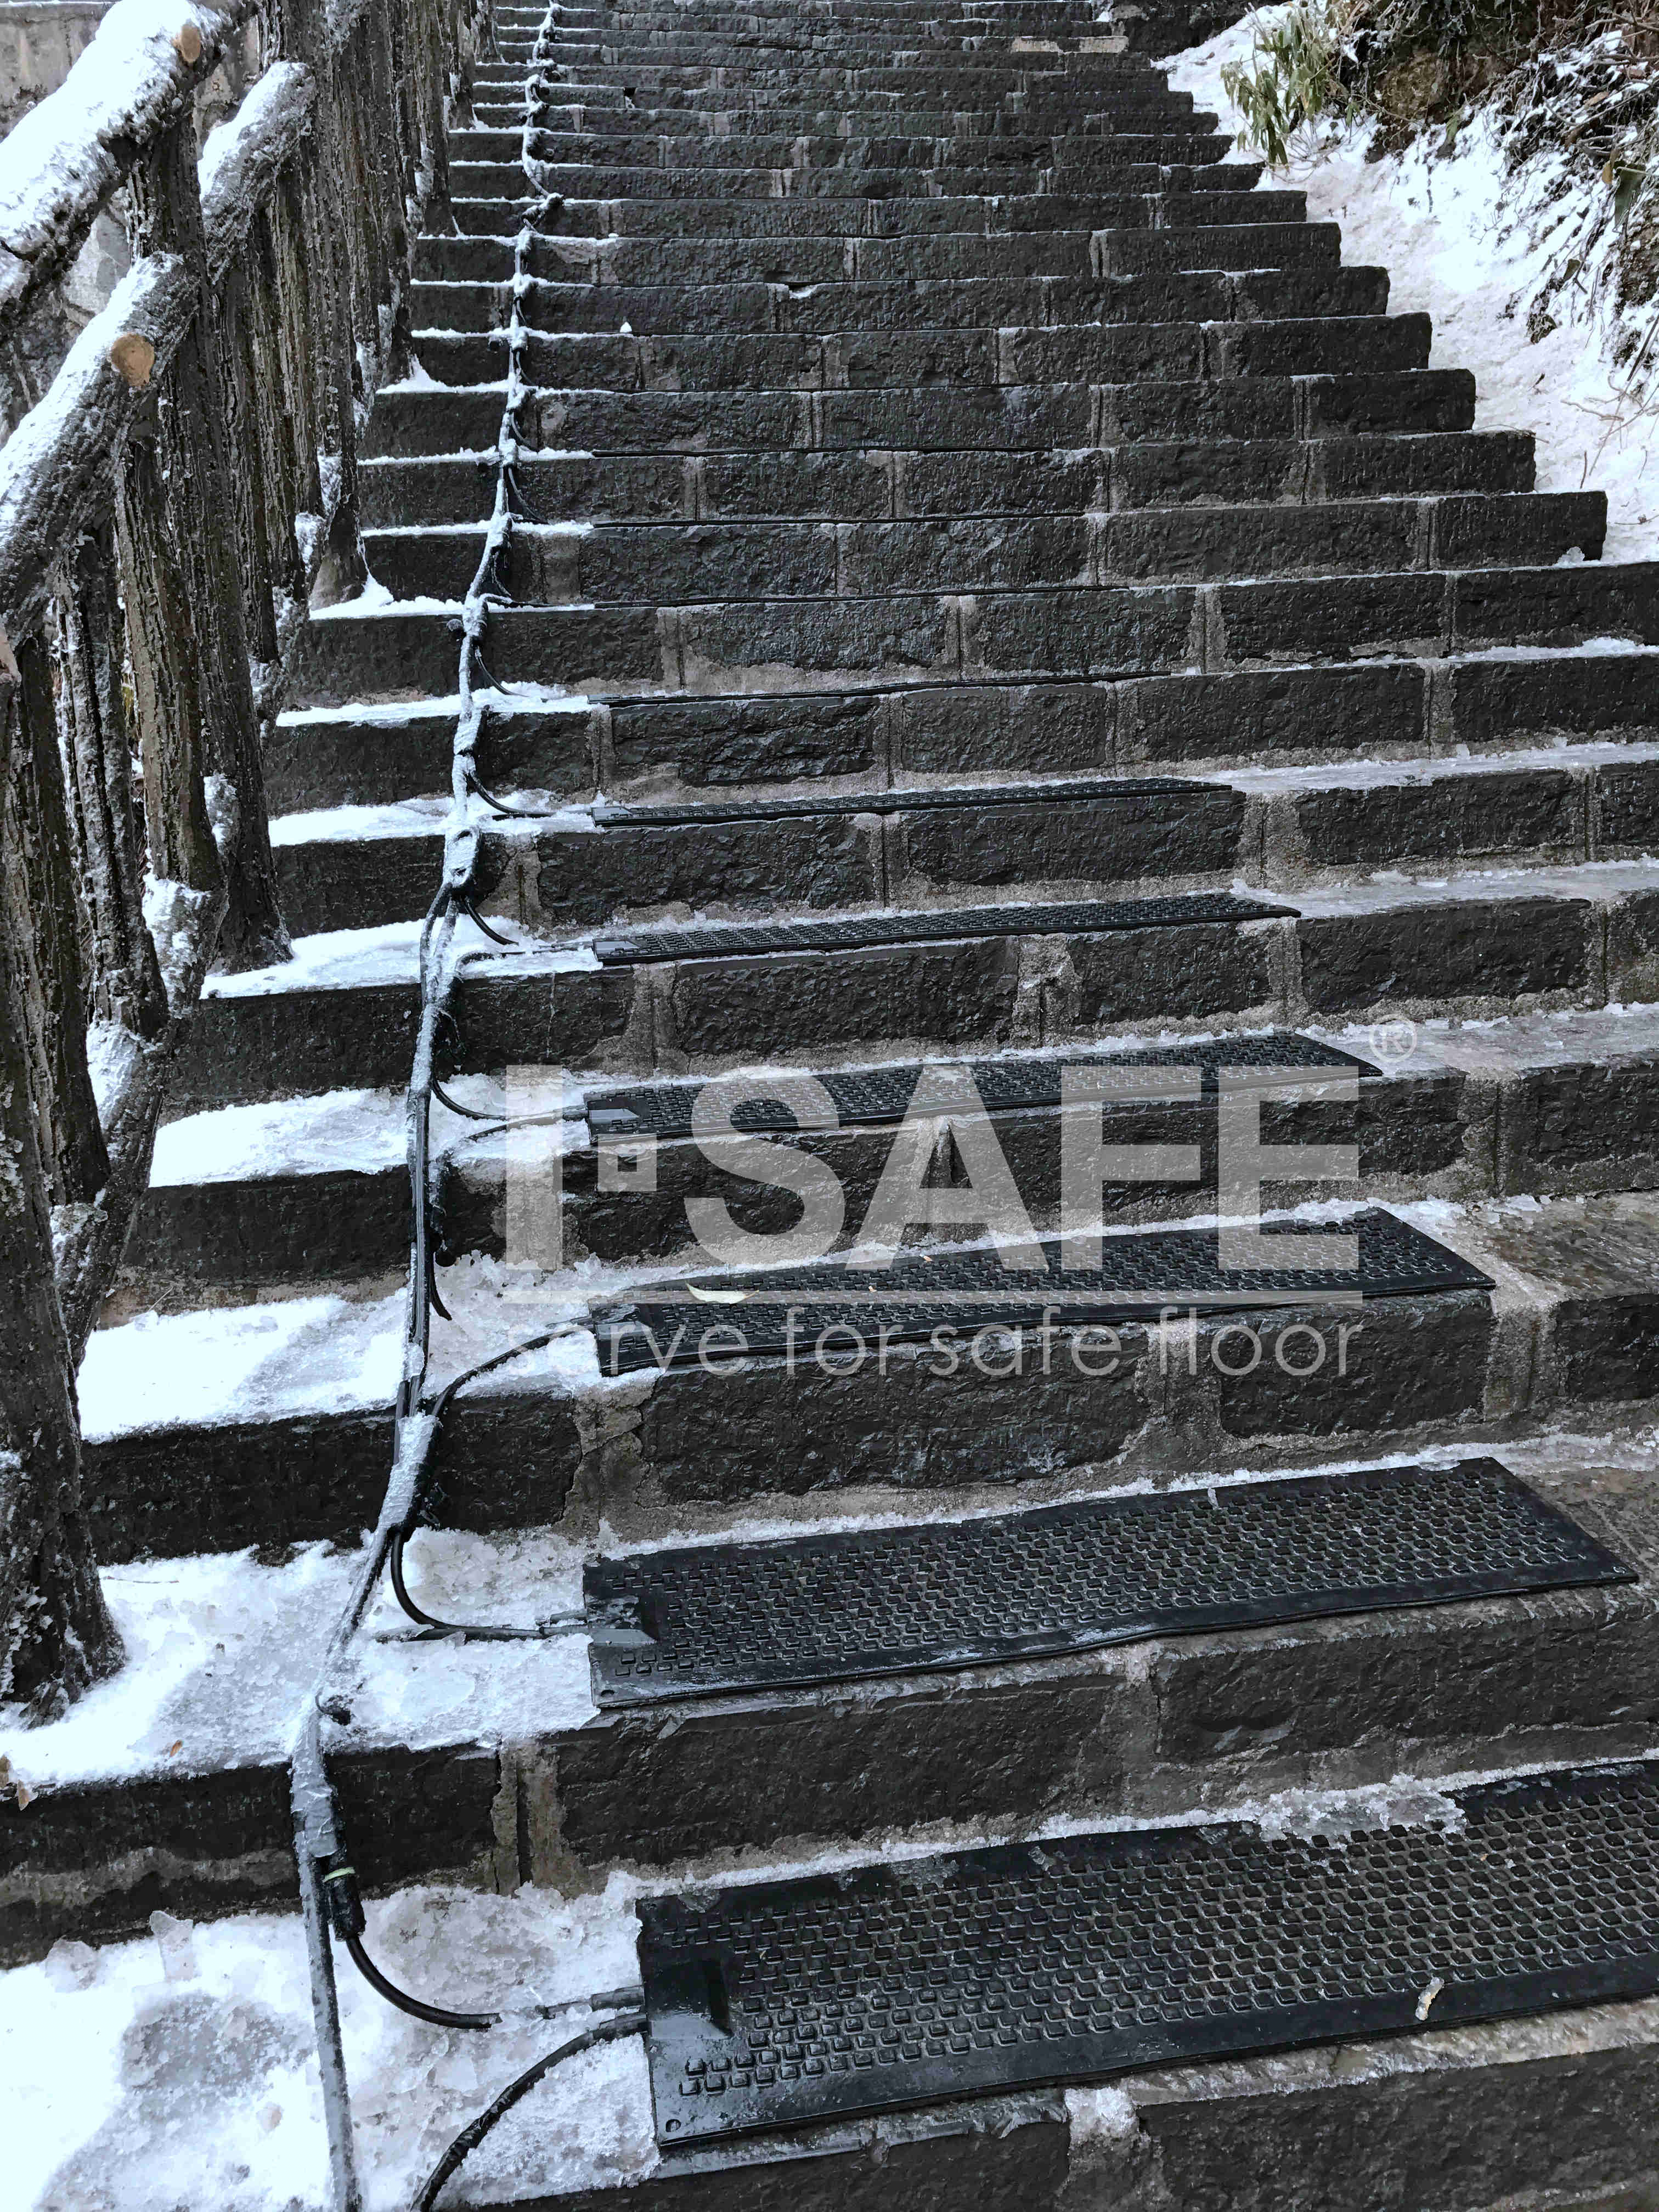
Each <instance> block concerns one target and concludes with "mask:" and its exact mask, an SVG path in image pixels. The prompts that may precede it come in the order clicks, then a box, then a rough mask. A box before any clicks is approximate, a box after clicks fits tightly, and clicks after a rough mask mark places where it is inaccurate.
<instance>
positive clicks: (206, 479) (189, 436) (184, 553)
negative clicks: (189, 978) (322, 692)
mask: <svg viewBox="0 0 1659 2212" xmlns="http://www.w3.org/2000/svg"><path fill="white" fill-rule="evenodd" d="M128 228H129V231H130V234H131V239H132V246H133V251H134V252H135V254H138V253H177V254H179V255H181V256H182V257H183V258H184V259H185V261H186V262H187V263H188V264H190V265H191V268H192V269H193V270H197V271H198V272H199V277H200V283H199V286H198V290H197V310H196V315H195V318H194V319H193V320H192V322H191V326H190V328H189V329H188V330H187V331H185V336H184V337H183V339H182V340H181V341H180V343H179V349H178V351H177V352H176V353H175V354H174V356H173V360H172V362H171V363H170V365H169V367H168V368H167V373H166V374H165V375H163V376H162V377H161V378H160V379H159V380H158V384H157V392H156V416H157V449H158V458H159V460H160V464H161V466H160V471H159V474H160V478H161V485H162V487H163V489H164V495H165V508H164V512H165V513H166V516H167V526H168V528H169V531H170V534H171V536H172V538H173V547H174V550H175V553H176V556H177V560H178V564H179V570H180V572H181V574H182V575H183V578H184V580H185V592H186V597H187V599H188V601H189V604H190V607H191V614H192V617H193V618H194V629H195V635H196V641H197V648H198V651H197V683H198V685H199V696H200V705H201V710H202V715H203V726H204V737H205V752H206V761H207V766H208V768H209V769H210V771H211V772H212V773H213V774H215V775H221V776H222V777H224V778H225V780H226V781H227V782H228V784H229V786H230V787H231V789H232V790H233V792H234V793H235V798H236V804H237V812H238V823H239V827H238V835H237V839H236V848H235V857H234V861H233V863H232V866H231V872H230V884H229V902H228V907H227V910H226V915H225V921H224V927H223V929H222V933H221V936H220V940H219V953H220V957H221V958H222V960H223V961H224V962H225V963H226V964H227V965H228V966H230V967H233V968H263V967H266V966H269V965H270V963H272V962H274V961H280V960H285V959H287V958H288V957H289V942H288V932H287V929H286V928H285V927H284V926H283V917H282V909H281V905H280V902H279V901H278V898H277V893H276V863H275V861H274V860H273V859H272V856H271V850H270V824H269V822H268V820H267V818H266V813H265V793H264V765H263V763H262V762H261V759H260V745H259V725H258V716H257V714H256V713H255V709H254V703H253V686H252V678H251V676H250V673H249V669H248V649H247V636H246V631H245V629H244V628H243V622H242V581H241V576H240V564H239V562H238V560H237V557H236V544H235V536H234V521H233V519H232V513H233V511H232V505H231V496H232V495H231V489H230V483H229V471H228V467H227V465H226V459H225V426H224V416H223V413H222V409H221V406H220V395H219V386H218V380H217V377H216V373H215V352H216V348H215V344H214V336H213V305H212V299H211V295H210V287H209V285H208V283H207V255H206V250H205V246H204V240H203V236H202V204H201V199H200V196H199V192H198V189H197V169H196V127H195V123H194V120H193V118H191V116H190V115H189V114H185V116H183V117H182V118H180V119H179V122H177V123H176V124H174V125H173V127H172V129H171V130H170V131H167V134H166V136H165V137H163V138H162V139H161V142H160V143H159V144H158V145H157V146H156V147H155V149H153V150H152V151H151V152H150V153H149V154H148V155H146V156H144V157H143V159H141V160H140V161H138V162H137V164H136V165H135V166H134V168H133V171H132V174H131V179H129V184H128Z"/></svg>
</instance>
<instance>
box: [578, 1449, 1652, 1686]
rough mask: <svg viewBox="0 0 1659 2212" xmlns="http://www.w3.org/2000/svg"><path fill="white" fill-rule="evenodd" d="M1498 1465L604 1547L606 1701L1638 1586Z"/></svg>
mask: <svg viewBox="0 0 1659 2212" xmlns="http://www.w3.org/2000/svg"><path fill="white" fill-rule="evenodd" d="M1634 1580H1635V1576H1634V1573H1633V1572H1632V1570H1631V1569H1630V1568H1629V1567H1627V1566H1626V1565H1625V1563H1624V1562H1623V1560H1621V1559H1619V1558H1618V1557H1617V1556H1616V1555H1615V1554H1614V1553H1612V1552H1610V1551H1608V1550H1607V1547H1605V1546H1604V1545H1602V1544H1601V1543H1598V1542H1597V1541H1596V1540H1595V1537H1593V1536H1591V1535H1590V1534H1589V1533H1588V1532H1587V1531H1586V1530H1584V1529H1583V1528H1580V1527H1579V1526H1578V1524H1577V1522H1575V1521H1572V1520H1570V1519H1569V1518H1568V1517H1567V1516H1566V1515H1565V1514H1564V1513H1562V1512H1560V1511H1559V1510H1557V1509H1556V1508H1555V1507H1554V1506H1553V1505H1551V1504H1547V1502H1546V1501H1545V1500H1544V1499H1543V1498H1540V1497H1539V1496H1538V1495H1537V1493H1536V1492H1534V1491H1532V1490H1530V1489H1528V1486H1527V1485H1526V1484H1525V1483H1523V1482H1522V1481H1521V1480H1519V1479H1518V1478H1517V1477H1516V1476H1515V1475H1513V1474H1510V1471H1509V1469H1508V1468H1505V1467H1503V1466H1501V1465H1500V1464H1499V1463H1498V1462H1497V1461H1496V1460H1492V1459H1473V1460H1465V1461H1463V1462H1462V1463H1461V1464H1460V1465H1457V1466H1455V1467H1384V1468H1364V1469H1362V1470H1359V1471H1357V1472H1348V1473H1343V1474H1323V1475H1306V1476H1286V1477H1279V1478H1275V1479H1274V1480H1270V1481H1261V1482H1237V1483H1223V1484H1220V1485H1218V1486H1215V1487H1214V1488H1210V1489H1188V1490H1180V1491H1164V1492H1154V1493H1152V1494H1150V1495H1139V1496H1134V1497H1127V1498H1124V1497H1120V1498H1094V1499H1090V1500H1088V1501H1086V1502H1083V1503H1079V1504H1066V1505H1054V1506H1045V1507H1040V1508H1038V1509H1036V1510H1034V1511H1030V1512H1025V1513H1015V1514H1008V1515H999V1516H991V1517H987V1518H983V1519H978V1520H973V1521H962V1522H931V1523H923V1524H921V1525H919V1526H913V1527H908V1528H878V1529H857V1530H849V1531H846V1532H837V1533H835V1534H825V1535H817V1536H807V1537H801V1538H796V1539H791V1540H789V1541H783V1542H777V1543H764V1544H706V1545H698V1546H693V1547H687V1548H685V1549H684V1550H674V1551H661V1552H647V1553H639V1554H636V1555H635V1556H634V1557H632V1558H627V1559H599V1560H596V1561H594V1563H593V1564H592V1565H591V1566H589V1568H588V1569H587V1571H586V1577H585V1579H584V1583H583V1595H584V1598H585V1600H586V1610H587V1625H588V1633H589V1635H590V1637H591V1638H592V1647H591V1649H592V1669H593V1692H594V1696H595V1698H596V1699H597V1700H598V1702H599V1704H600V1705H613V1706H614V1705H649V1704H653V1703H655V1702H658V1701H660V1700H664V1699H677V1698H695V1697H707V1696H710V1695H718V1694H721V1693H727V1694H729V1693H732V1692H738V1691H744V1690H765V1689H778V1688H787V1687H792V1686H793V1687H799V1686H805V1685H808V1684H812V1683H822V1682H843V1681H850V1680H857V1679H859V1678H860V1677H868V1676H871V1675H876V1674H914V1673H918V1672H924V1671H928V1670H939V1669H945V1668H949V1669H955V1668H962V1667H972V1666H992V1665H995V1664H997V1663H999V1662H1003V1661H1006V1660H1011V1659H1022V1658H1045V1657H1052V1656H1054V1655H1056V1654H1058V1653H1060V1652H1066V1651H1085V1650H1091V1649H1097V1648H1099V1647H1100V1646H1101V1645H1103V1644H1127V1643H1130V1642H1132V1641H1133V1640H1135V1639H1136V1638H1143V1637H1147V1636H1167V1635H1194V1634H1197V1633H1199V1632H1201V1631H1203V1630H1206V1629H1221V1628H1245V1627H1251V1626H1260V1625H1261V1624H1262V1623H1264V1622H1268V1621H1284V1620H1309V1619H1311V1618H1313V1617H1315V1616H1317V1615H1322V1614H1332V1613H1374V1612H1381V1611H1383V1610H1386V1609H1387V1608H1389V1607H1398V1606H1409V1605H1445V1604H1451V1603H1454V1602H1455V1601H1457V1600H1459V1599H1464V1598H1484V1597H1499V1596H1506V1595H1510V1596H1512V1595H1516V1594H1518V1593H1520V1592H1522V1591H1525V1590H1538V1589H1560V1588H1565V1587H1567V1586H1570V1585H1577V1584H1583V1583H1621V1582H1633V1581H1634Z"/></svg>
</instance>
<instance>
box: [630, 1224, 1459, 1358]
mask: <svg viewBox="0 0 1659 2212" xmlns="http://www.w3.org/2000/svg"><path fill="white" fill-rule="evenodd" d="M1265 1233H1266V1234H1267V1236H1269V1237H1271V1238H1272V1239H1273V1242H1274V1243H1279V1242H1280V1241H1281V1240H1282V1242H1283V1244H1284V1247H1285V1264H1284V1265H1283V1266H1282V1267H1225V1268H1224V1267H1222V1266H1221V1265H1220V1262H1219V1258H1218V1237H1217V1231H1215V1230H1214V1229H1146V1230H1137V1231H1133V1232H1132V1233H1130V1234H1127V1235H1122V1236H1109V1237H1106V1238H1105V1239H1104V1240H1103V1264H1102V1265H1101V1266H1100V1267H1097V1268H1066V1269H1062V1268H1061V1267H1060V1242H1059V1239H1058V1238H1048V1239H1044V1240H1042V1243H1041V1247H1040V1249H1041V1250H1042V1254H1043V1255H1044V1259H1045V1261H1046V1263H1047V1272H1046V1273H1038V1272H1036V1270H1035V1269H1027V1268H1018V1267H1004V1266H1003V1264H1002V1262H1001V1260H1000V1257H999V1255H997V1253H996V1252H995V1251H994V1250H993V1249H987V1248H982V1247H981V1248H978V1249H975V1250H973V1251H968V1252H962V1251H947V1252H941V1253H938V1254H935V1255H922V1254H921V1253H920V1252H917V1251H915V1250H911V1251H904V1252H901V1253H900V1254H899V1255H897V1257H896V1259H895V1261H894V1262H893V1265H892V1266H891V1267H884V1268H876V1269H872V1270H870V1271H869V1272H868V1273H866V1274H862V1275H861V1274H860V1273H855V1272H854V1271H853V1270H852V1269H850V1268H849V1267H847V1266H846V1265H845V1264H844V1263H843V1262H842V1261H833V1260H832V1261H815V1262H813V1263H812V1264H811V1266H810V1267H799V1268H795V1269H793V1270H791V1271H790V1272H789V1273H787V1274H782V1273H779V1274H769V1275H756V1274H753V1273H735V1272H734V1273H732V1274H729V1275H722V1276H719V1277H707V1278H702V1279H688V1278H686V1277H684V1276H681V1277H680V1278H679V1279H678V1280H665V1281H664V1282H661V1283H659V1284H652V1285H647V1286H642V1287H641V1288H640V1289H638V1290H636V1291H635V1292H634V1293H633V1295H632V1297H629V1298H628V1299H626V1300H617V1301H615V1302H613V1303H611V1304H603V1305H598V1306H595V1307H594V1308H592V1310H591V1312H590V1315H589V1319H588V1326H589V1328H591V1329H592V1331H593V1334H594V1336H595V1338H596V1339H597V1340H598V1345H599V1364H600V1366H601V1368H602V1369H603V1370H604V1371H605V1373H606V1374H608V1375H624V1374H629V1373H632V1372H635V1371H636V1370H640V1369H642V1368H647V1367H652V1366H656V1367H660V1368H665V1369H666V1368H676V1367H694V1366H698V1365H702V1366H708V1367H715V1366H718V1365H720V1364H731V1363H732V1362H734V1361H736V1360H738V1359H741V1358H748V1357H751V1356H756V1355H758V1356H762V1357H775V1356H781V1357H782V1358H784V1359H786V1360H799V1361H800V1362H802V1363H803V1364H805V1363H806V1362H807V1361H809V1360H811V1359H813V1358H819V1359H820V1360H821V1361H822V1362H823V1364H825V1365H826V1367H828V1368H833V1367H835V1366H837V1365H840V1366H846V1367H850V1366H851V1364H853V1362H854V1360H855V1359H856V1360H857V1361H858V1362H859V1363H860V1364H862V1361H863V1360H864V1359H865V1358H867V1357H868V1356H870V1354H871V1353H872V1352H874V1353H875V1355H876V1356H877V1357H878V1358H879V1357H880V1354H881V1351H882V1348H883V1347H884V1346H885V1345H892V1344H904V1343H912V1342H915V1341H919V1340H920V1341H923V1342H925V1341H927V1340H928V1339H929V1338H930V1337H932V1336H933V1333H934V1331H935V1330H951V1331H954V1332H956V1333H957V1334H958V1335H960V1334H962V1333H963V1332H967V1333H969V1334H973V1333H975V1332H977V1331H979V1330H981V1329H985V1328H1029V1329H1031V1330H1033V1331H1036V1332H1041V1331H1042V1329H1044V1328H1052V1329H1061V1328H1068V1327H1073V1328H1077V1327H1085V1326H1091V1325H1094V1326H1099V1327H1103V1328H1104V1327H1109V1326H1112V1325H1114V1324H1116V1323H1120V1322H1123V1323H1127V1322H1155V1321H1157V1320H1158V1318H1159V1316H1160V1315H1161V1314H1163V1313H1164V1312H1165V1311H1166V1310H1172V1312H1173V1313H1174V1314H1175V1315H1178V1316H1182V1317H1184V1316H1187V1315H1188V1314H1189V1313H1196V1314H1219V1313H1230V1312H1245V1311H1249V1310H1272V1309H1273V1308H1274V1307H1278V1306H1293V1305H1300V1304H1331V1305H1340V1304H1358V1303H1360V1302H1361V1301H1362V1300H1364V1299H1371V1298H1386V1297H1413V1296H1418V1297H1425V1296H1429V1295H1432V1294H1434V1293H1436V1292H1439V1291H1490V1290H1491V1289H1492V1278H1491V1276H1489V1275H1485V1274H1483V1273H1481V1272H1480V1268H1478V1267H1474V1266H1472V1265H1471V1264H1470V1262H1469V1261H1467V1260H1464V1259H1462V1257H1460V1255H1458V1254H1457V1253H1455V1252H1451V1251H1449V1250H1448V1249H1446V1247H1445V1246H1444V1245H1443V1244H1441V1243H1437V1241H1436V1240H1435V1239H1434V1238H1433V1237H1427V1236H1425V1235H1424V1233H1423V1231H1421V1230H1420V1229H1415V1228H1413V1226H1412V1225H1411V1224H1410V1223H1409V1222H1405V1221H1401V1220H1400V1219H1399V1218H1397V1217H1396V1216H1395V1215H1394V1214H1392V1213H1389V1212H1386V1211H1385V1210H1384V1209H1383V1208H1382V1207H1380V1206H1376V1207H1370V1208H1367V1209H1366V1210H1365V1211H1364V1212H1360V1213H1354V1214H1349V1215H1347V1216H1346V1218H1342V1219H1340V1220H1337V1221H1330V1222H1324V1223H1321V1224H1320V1225H1317V1226H1316V1227H1311V1228H1304V1227H1301V1226H1293V1227H1291V1228H1285V1229H1277V1228H1272V1229H1269V1230H1268V1231H1266V1232H1265ZM1339 1235H1340V1236H1352V1237H1355V1238H1356V1239H1357V1242H1358V1261H1359V1265H1358V1269H1357V1270H1355V1271H1352V1272H1348V1271H1343V1270H1337V1269H1332V1268H1314V1267H1297V1265H1296V1264H1295V1259H1294V1255H1295V1250H1296V1247H1297V1244H1298V1243H1303V1242H1304V1241H1305V1240H1306V1239H1307V1238H1309V1237H1331V1236H1339Z"/></svg>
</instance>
